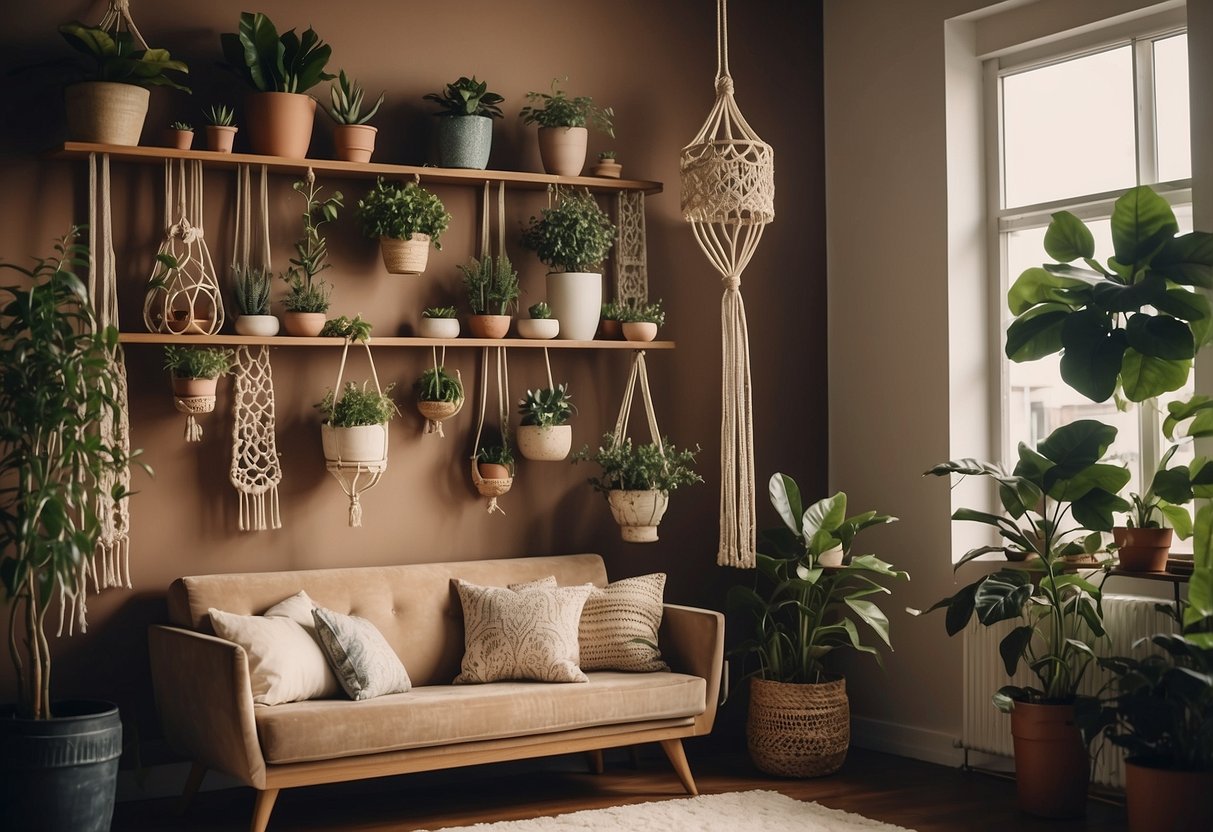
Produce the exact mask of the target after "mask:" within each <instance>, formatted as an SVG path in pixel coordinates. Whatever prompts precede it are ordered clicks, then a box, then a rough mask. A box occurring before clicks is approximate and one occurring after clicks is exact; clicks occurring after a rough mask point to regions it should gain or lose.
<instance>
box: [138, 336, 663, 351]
mask: <svg viewBox="0 0 1213 832" xmlns="http://www.w3.org/2000/svg"><path fill="white" fill-rule="evenodd" d="M118 340H119V341H121V342H122V343H124V344H190V345H194V346H200V347H205V346H259V345H262V344H266V345H268V346H271V347H340V346H341V345H342V344H344V343H345V339H344V338H321V337H318V336H317V337H315V338H300V337H298V336H294V335H275V336H273V337H269V338H266V337H262V336H258V335H222V334H221V335H167V334H165V333H161V332H124V333H122V334H121V335H120V336H118ZM371 346H372V347H522V348H537V347H551V348H552V349H566V350H567V349H580V350H672V349H674V342H673V341H599V340H594V341H561V340H559V339H553V340H550V341H539V340H534V339H530V338H417V337H397V336H391V337H382V338H380V337H377V336H372V337H371Z"/></svg>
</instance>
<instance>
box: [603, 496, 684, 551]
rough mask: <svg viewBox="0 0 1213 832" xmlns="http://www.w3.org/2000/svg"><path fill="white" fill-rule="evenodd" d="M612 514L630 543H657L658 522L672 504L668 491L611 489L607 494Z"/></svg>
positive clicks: (624, 537) (621, 532) (625, 538)
mask: <svg viewBox="0 0 1213 832" xmlns="http://www.w3.org/2000/svg"><path fill="white" fill-rule="evenodd" d="M607 502H608V503H609V504H610V506H611V514H613V515H614V516H615V522H616V523H618V524H619V532H620V534H621V535H623V539H624V540H626V541H627V542H628V543H655V542H656V541H657V524H658V523H660V522H661V518H662V517H663V516H665V510H666V508H667V507H668V506H669V505H670V495H669V492H666V491H611V492H609V493H608V494H607Z"/></svg>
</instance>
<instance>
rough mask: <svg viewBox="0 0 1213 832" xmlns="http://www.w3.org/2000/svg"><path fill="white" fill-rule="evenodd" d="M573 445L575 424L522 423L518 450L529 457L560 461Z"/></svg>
mask: <svg viewBox="0 0 1213 832" xmlns="http://www.w3.org/2000/svg"><path fill="white" fill-rule="evenodd" d="M572 447H573V426H572V425H553V426H551V427H543V426H542V425H520V426H519V428H518V450H519V451H521V452H522V455H523V456H524V457H526V458H527V459H534V460H538V461H539V462H559V461H560V460H562V459H564V458H565V457H567V456H568V455H569V451H570V450H571V449H572Z"/></svg>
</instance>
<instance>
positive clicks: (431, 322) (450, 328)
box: [417, 318, 459, 338]
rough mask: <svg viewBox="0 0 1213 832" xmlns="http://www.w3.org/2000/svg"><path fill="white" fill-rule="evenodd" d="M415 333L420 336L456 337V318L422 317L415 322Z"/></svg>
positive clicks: (457, 323)
mask: <svg viewBox="0 0 1213 832" xmlns="http://www.w3.org/2000/svg"><path fill="white" fill-rule="evenodd" d="M417 334H418V335H419V336H421V337H422V338H458V337H459V319H458V318H422V319H421V320H420V321H418V322H417Z"/></svg>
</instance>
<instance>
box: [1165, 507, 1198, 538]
mask: <svg viewBox="0 0 1213 832" xmlns="http://www.w3.org/2000/svg"><path fill="white" fill-rule="evenodd" d="M1158 510H1159V511H1161V512H1162V514H1163V516H1164V517H1166V518H1167V523H1168V524H1169V525H1170V526H1171V528H1173V529H1175V534H1176V535H1177V536H1178V537H1179V539H1180V540H1187V539H1188V538H1189V537H1191V536H1192V515H1191V514H1190V513H1189V512H1188V510H1187V509H1186V508H1184V507H1183V506H1182V505H1178V506H1177V505H1173V504H1172V503H1171V502H1166V503H1164V504H1162V505H1160V506H1159V507H1158Z"/></svg>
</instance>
